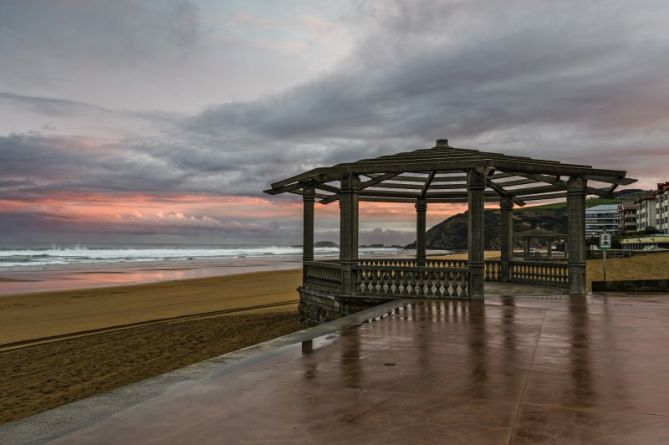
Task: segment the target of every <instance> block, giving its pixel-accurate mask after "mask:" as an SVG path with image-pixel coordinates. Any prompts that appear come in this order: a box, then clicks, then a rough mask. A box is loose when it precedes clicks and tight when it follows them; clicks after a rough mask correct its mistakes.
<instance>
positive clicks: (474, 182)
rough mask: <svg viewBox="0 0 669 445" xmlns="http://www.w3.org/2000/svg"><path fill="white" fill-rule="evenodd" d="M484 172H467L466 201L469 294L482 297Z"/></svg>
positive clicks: (472, 296)
mask: <svg viewBox="0 0 669 445" xmlns="http://www.w3.org/2000/svg"><path fill="white" fill-rule="evenodd" d="M486 176H487V175H486V173H484V172H482V171H480V170H477V169H474V170H470V171H469V172H468V173H467V202H468V205H469V220H468V226H467V248H468V251H469V256H468V258H469V260H468V262H467V266H468V268H469V273H470V278H469V296H470V298H479V299H480V298H483V278H484V277H483V273H484V267H485V263H484V259H483V255H484V238H483V235H484V234H483V225H484V219H483V218H484V215H483V204H484V193H483V192H484V190H485V184H486Z"/></svg>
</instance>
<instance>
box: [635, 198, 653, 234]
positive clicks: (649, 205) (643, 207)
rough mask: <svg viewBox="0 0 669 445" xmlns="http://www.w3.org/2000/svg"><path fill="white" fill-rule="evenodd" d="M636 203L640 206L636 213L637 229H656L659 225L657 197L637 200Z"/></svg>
mask: <svg viewBox="0 0 669 445" xmlns="http://www.w3.org/2000/svg"><path fill="white" fill-rule="evenodd" d="M634 203H635V204H636V205H637V206H639V208H638V210H637V212H636V229H637V230H639V231H641V230H646V229H648V228H649V227H653V228H655V224H657V220H656V216H655V215H656V214H655V209H656V206H655V195H650V196H644V197H642V198H637V199H636V200H635V201H634Z"/></svg>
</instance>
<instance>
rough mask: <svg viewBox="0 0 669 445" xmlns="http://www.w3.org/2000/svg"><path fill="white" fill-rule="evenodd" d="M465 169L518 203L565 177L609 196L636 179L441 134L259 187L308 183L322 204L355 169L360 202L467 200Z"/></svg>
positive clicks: (549, 195) (294, 187)
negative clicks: (482, 147)
mask: <svg viewBox="0 0 669 445" xmlns="http://www.w3.org/2000/svg"><path fill="white" fill-rule="evenodd" d="M471 169H476V170H479V171H480V172H485V173H487V181H486V190H485V192H484V193H485V199H486V201H498V200H499V199H500V197H504V196H507V197H509V198H511V199H512V200H513V202H514V203H515V204H517V205H521V206H522V205H525V203H526V201H540V200H546V199H556V198H563V197H565V196H566V189H567V179H568V177H570V176H581V177H584V178H585V179H587V180H588V181H590V182H591V183H592V182H595V183H600V184H602V185H605V187H603V188H602V187H601V185H600V186H593V185H591V186H589V187H588V188H587V190H586V192H587V194H590V195H598V196H610V195H611V194H612V192H613V191H614V190H615V188H616V187H617V186H619V185H628V184H631V183H633V182H635V181H636V180H635V179H630V178H626V177H625V176H626V173H627V172H625V171H623V170H605V169H598V168H593V167H592V166H589V165H579V164H566V163H562V162H558V161H549V160H543V159H534V158H530V157H525V156H510V155H505V154H502V153H492V152H484V151H479V150H472V149H465V148H455V147H451V146H449V145H448V141H447V140H446V139H438V140H437V143H436V144H435V146H434V147H432V148H428V149H421V150H415V151H409V152H403V153H397V154H394V155H387V156H379V157H376V158H372V159H362V160H359V161H355V162H346V163H342V164H337V165H334V166H331V167H319V168H315V169H312V170H309V171H306V172H304V173H301V174H299V175H296V176H293V177H290V178H287V179H284V180H282V181H278V182H275V183H273V184H272V187H271V188H270V189H268V190H265V192H266V193H269V194H271V195H276V194H279V193H286V192H290V193H295V194H299V195H301V194H303V190H304V188H307V187H309V188H311V187H313V188H315V189H316V197H318V198H320V199H321V203H324V204H327V203H330V202H334V201H336V200H337V199H338V198H339V192H340V188H339V183H338V182H336V181H340V180H341V179H342V178H343V177H344V176H346V175H349V174H357V175H360V177H361V184H360V192H359V199H360V200H361V201H383V202H416V200H417V199H425V200H426V201H427V202H467V176H466V172H467V170H471ZM463 172H464V173H465V174H463ZM563 177H564V178H563Z"/></svg>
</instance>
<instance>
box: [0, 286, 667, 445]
mask: <svg viewBox="0 0 669 445" xmlns="http://www.w3.org/2000/svg"><path fill="white" fill-rule="evenodd" d="M104 400H105V399H104V397H102V398H101V399H100V398H98V403H100V402H104ZM125 405H126V406H123V407H122V408H120V409H117V410H115V412H114V414H112V415H109V416H97V417H95V418H94V419H92V420H89V421H84V422H79V424H78V425H77V426H76V427H73V428H62V423H60V424H58V425H59V428H60V431H59V432H57V433H54V434H55V436H52V437H50V441H49V443H55V444H92V443H106V444H130V443H142V444H163V443H169V444H189V443H197V444H219V443H225V444H237V443H239V444H270V443H271V444H294V443H298V444H313V443H323V444H358V443H361V444H406V443H409V444H412V445H418V444H469V445H473V444H481V443H490V444H507V443H513V444H526V443H527V444H536V443H546V444H580V443H582V444H609V445H610V444H655V443H657V444H662V443H669V296H660V295H657V296H648V295H645V296H633V295H629V296H625V295H617V296H608V297H607V296H605V295H594V296H591V297H587V298H579V299H570V298H568V297H559V296H547V297H544V298H530V297H518V298H510V297H508V298H507V297H492V298H488V299H487V300H486V303H485V304H483V303H476V302H465V301H425V302H418V303H416V304H413V305H411V306H408V307H405V308H402V309H396V310H395V311H394V312H393V313H392V314H391V315H390V316H388V317H387V318H384V319H381V320H378V321H374V322H371V323H365V324H362V325H360V326H357V327H350V328H347V329H344V330H342V331H341V332H339V333H335V334H331V335H328V336H322V337H318V338H316V339H314V340H313V341H305V342H303V343H297V344H293V345H288V346H283V347H281V348H278V349H276V350H273V351H269V352H265V353H263V354H260V355H256V356H254V357H252V358H249V359H245V360H242V361H241V362H239V363H237V364H236V365H234V366H221V367H220V369H219V370H217V371H215V372H209V373H207V374H206V375H204V376H199V377H198V378H192V379H190V378H179V379H173V381H170V382H167V383H162V388H161V389H160V391H158V392H154V393H152V394H151V396H147V397H145V398H143V399H141V400H134V401H128V402H126V403H125ZM28 420H30V419H28ZM70 420H71V419H70ZM75 423H76V422H75ZM24 425H25V422H24ZM16 431H18V430H16V429H15V430H13V433H16ZM21 431H23V433H22V434H24V436H23V438H26V436H25V431H28V430H27V429H25V428H24V429H22V430H21ZM9 432H12V430H10V431H9ZM1 433H2V428H0V434H1ZM7 437H9V436H7ZM15 438H16V439H17V440H19V439H20V437H18V436H16V437H15Z"/></svg>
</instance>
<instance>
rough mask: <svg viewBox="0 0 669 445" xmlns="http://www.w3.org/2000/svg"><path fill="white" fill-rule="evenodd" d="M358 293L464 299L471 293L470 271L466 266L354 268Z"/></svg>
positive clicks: (362, 266) (377, 266)
mask: <svg viewBox="0 0 669 445" xmlns="http://www.w3.org/2000/svg"><path fill="white" fill-rule="evenodd" d="M354 270H355V271H356V273H355V293H356V294H357V295H361V296H376V295H378V296H387V297H398V298H400V297H401V298H410V297H417V298H464V297H467V296H469V270H468V269H463V268H446V267H423V266H403V267H395V266H385V265H366V264H361V265H358V266H356V267H354Z"/></svg>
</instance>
